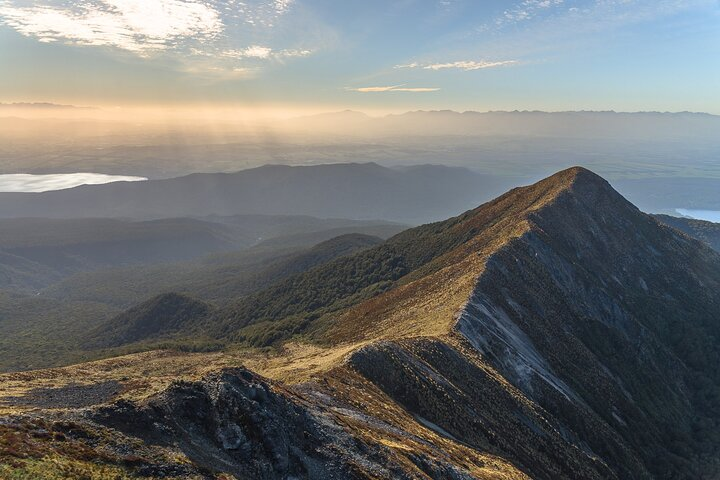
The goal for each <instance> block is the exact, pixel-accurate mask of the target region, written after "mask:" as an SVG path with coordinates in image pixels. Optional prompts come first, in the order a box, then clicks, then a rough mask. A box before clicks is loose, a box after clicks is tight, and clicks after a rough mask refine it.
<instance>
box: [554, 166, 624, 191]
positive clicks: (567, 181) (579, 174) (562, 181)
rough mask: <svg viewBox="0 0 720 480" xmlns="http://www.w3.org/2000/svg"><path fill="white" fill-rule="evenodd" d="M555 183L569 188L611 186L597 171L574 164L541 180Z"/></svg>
mask: <svg viewBox="0 0 720 480" xmlns="http://www.w3.org/2000/svg"><path fill="white" fill-rule="evenodd" d="M543 182H548V183H555V184H557V185H558V186H564V187H567V188H578V187H579V188H583V187H587V186H594V187H608V188H611V187H610V184H609V183H608V182H607V180H605V179H604V178H603V177H601V176H600V175H598V174H597V173H595V172H593V171H591V170H588V169H587V168H585V167H580V166H574V167H570V168H566V169H565V170H561V171H559V172H557V173H556V174H554V175H551V176H549V177H547V178H546V179H544V180H541V183H543Z"/></svg>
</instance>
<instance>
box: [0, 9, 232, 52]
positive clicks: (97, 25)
mask: <svg viewBox="0 0 720 480" xmlns="http://www.w3.org/2000/svg"><path fill="white" fill-rule="evenodd" d="M0 21H1V22H2V23H4V24H6V25H8V26H10V27H12V28H14V29H15V30H17V31H18V32H20V33H21V34H23V35H25V36H28V37H35V38H37V39H38V40H39V41H41V42H57V41H64V42H68V43H73V44H78V45H95V46H111V47H117V48H121V49H123V50H128V51H131V52H136V53H140V54H147V53H148V52H150V51H157V50H164V49H167V48H170V47H172V46H174V45H176V44H177V43H178V42H180V41H183V40H187V39H193V40H199V41H203V40H210V39H213V38H215V37H216V36H218V35H219V34H220V33H221V32H222V31H223V23H222V20H221V17H220V14H219V12H218V11H217V10H215V9H214V8H213V7H212V6H210V5H209V4H207V3H205V2H201V1H191V0H155V1H152V2H149V1H145V0H102V1H96V2H83V3H79V4H76V5H75V6H67V4H64V6H63V5H61V6H52V5H35V6H31V7H18V6H14V3H13V2H10V1H2V2H0Z"/></svg>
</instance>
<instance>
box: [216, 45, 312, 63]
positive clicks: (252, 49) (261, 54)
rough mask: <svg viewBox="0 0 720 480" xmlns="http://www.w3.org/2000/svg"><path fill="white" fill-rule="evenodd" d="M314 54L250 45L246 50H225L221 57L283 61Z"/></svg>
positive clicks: (307, 51)
mask: <svg viewBox="0 0 720 480" xmlns="http://www.w3.org/2000/svg"><path fill="white" fill-rule="evenodd" d="M311 53H312V51H311V50H302V49H287V50H279V51H275V50H273V49H272V48H270V47H265V46H261V45H250V46H249V47H246V48H241V49H232V50H225V51H223V52H222V53H221V55H223V56H225V57H229V58H255V59H261V60H267V59H271V58H272V59H277V60H280V59H283V58H292V57H306V56H308V55H310V54H311Z"/></svg>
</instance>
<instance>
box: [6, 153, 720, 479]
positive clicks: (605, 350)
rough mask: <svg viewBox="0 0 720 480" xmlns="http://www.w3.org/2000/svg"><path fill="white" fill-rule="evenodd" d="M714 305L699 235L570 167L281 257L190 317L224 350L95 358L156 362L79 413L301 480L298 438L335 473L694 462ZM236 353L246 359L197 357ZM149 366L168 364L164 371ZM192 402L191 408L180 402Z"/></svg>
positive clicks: (239, 466)
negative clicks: (212, 307)
mask: <svg viewBox="0 0 720 480" xmlns="http://www.w3.org/2000/svg"><path fill="white" fill-rule="evenodd" d="M718 306H720V254H718V253H717V252H715V251H714V250H712V249H711V248H710V247H709V246H707V245H705V244H703V243H701V242H700V241H697V240H694V239H691V238H690V237H688V236H686V235H684V234H681V233H680V232H678V231H676V230H674V229H672V228H670V227H668V226H665V225H663V224H661V223H660V222H658V221H657V220H656V219H654V218H653V217H651V216H648V215H646V214H644V213H642V212H641V211H639V210H638V209H637V208H636V207H635V206H634V205H632V204H631V203H630V202H628V201H627V200H626V199H625V198H624V197H622V196H621V195H620V194H619V193H617V192H616V191H615V190H614V189H613V188H612V187H611V186H610V185H609V184H608V183H607V182H606V181H605V180H604V179H602V178H601V177H599V176H597V175H595V174H594V173H592V172H590V171H588V170H586V169H583V168H580V167H575V168H571V169H567V170H564V171H562V172H559V173H557V174H556V175H553V176H551V177H549V178H547V179H545V180H542V181H540V182H537V183H535V184H533V185H531V186H528V187H521V188H516V189H513V190H511V191H510V192H508V193H506V194H504V195H502V196H500V197H499V198H497V199H495V200H493V201H491V202H488V203H486V204H483V205H481V206H480V207H477V208H475V209H473V210H470V211H468V212H465V213H464V214H461V215H459V216H457V217H454V218H451V219H449V220H446V221H442V222H437V223H434V224H429V225H424V226H421V227H416V228H414V229H410V230H407V231H405V232H403V233H400V234H398V235H396V236H395V237H393V238H391V239H389V240H388V241H386V242H385V243H383V244H380V245H378V246H375V247H372V248H369V249H367V250H364V251H361V252H359V253H356V254H354V255H351V256H349V257H345V258H342V259H339V260H335V261H333V262H331V263H329V264H327V265H324V266H318V267H315V268H314V269H311V270H309V271H306V272H304V273H300V274H298V275H296V276H294V277H291V278H290V279H288V280H285V281H283V282H281V283H279V284H276V285H275V286H273V287H270V288H269V289H268V290H266V291H265V292H264V293H263V294H261V295H259V296H256V297H254V298H253V299H251V300H250V301H249V302H245V303H243V304H242V305H240V306H239V307H238V306H236V307H234V308H235V309H234V310H233V309H231V310H229V311H228V312H225V313H224V314H225V316H219V317H218V316H214V315H213V316H210V317H208V318H209V319H211V320H212V322H213V324H210V323H204V324H199V325H196V326H195V327H194V328H195V329H194V330H191V332H192V333H193V334H197V333H198V332H201V331H205V332H206V333H209V334H212V333H213V331H212V329H213V328H217V330H216V331H215V333H214V334H215V335H217V336H219V337H230V336H234V340H236V341H239V342H240V344H239V345H237V346H236V347H235V348H237V350H232V349H230V350H228V351H226V352H224V353H220V352H217V353H208V354H203V355H201V356H190V357H187V358H186V357H181V356H178V355H177V354H173V353H170V352H165V353H162V354H161V353H155V354H152V353H150V354H140V355H139V356H137V357H126V358H122V359H117V360H108V361H104V362H101V363H100V364H99V365H102V366H101V367H98V372H97V373H94V375H95V377H94V378H95V381H96V385H104V384H103V383H102V382H107V381H110V380H114V381H121V382H122V380H117V378H118V377H117V376H119V375H123V374H124V373H121V372H124V371H126V370H123V369H127V368H130V367H128V365H130V366H132V365H133V364H135V362H138V363H139V362H142V365H143V369H144V370H143V371H150V370H148V365H149V364H155V365H157V367H156V368H157V371H158V373H157V374H156V375H157V376H158V377H159V378H160V379H161V381H160V382H159V384H158V385H152V386H148V385H146V384H143V385H136V386H130V385H128V384H127V383H126V385H127V390H125V391H124V392H123V393H122V394H115V395H110V396H109V397H103V399H102V401H99V402H98V403H100V404H109V405H106V406H105V407H99V408H95V409H92V410H91V412H92V413H91V414H90V415H91V416H92V415H95V416H94V417H91V418H94V419H95V421H96V422H99V423H100V425H101V427H98V426H97V423H92V422H93V421H92V420H88V418H87V417H84V420H83V421H84V422H88V421H90V423H84V424H83V425H86V428H101V431H102V432H104V433H105V435H107V436H108V438H109V440H107V441H110V442H119V441H120V440H119V439H120V438H122V437H117V436H116V435H119V434H118V433H117V430H116V429H119V430H120V431H121V432H122V433H123V435H127V436H130V437H132V438H137V439H141V440H143V441H144V442H145V443H142V442H141V443H140V445H154V444H155V443H153V442H157V438H158V437H157V435H161V437H160V438H162V434H161V433H159V432H165V434H166V435H167V436H166V437H165V438H166V439H167V440H168V441H169V443H170V444H171V445H174V446H179V448H180V450H181V452H182V455H185V456H186V458H187V459H188V461H187V462H184V463H182V462H180V463H182V464H184V465H192V466H195V467H198V468H207V469H209V470H211V471H213V472H217V473H218V474H219V472H229V473H233V474H235V475H240V476H241V478H242V476H243V475H245V476H247V475H250V476H252V475H253V474H250V473H247V472H248V471H249V470H248V469H250V471H252V472H258V470H253V469H257V468H259V467H258V466H257V464H255V463H253V461H252V456H249V453H248V452H258V453H257V455H261V456H262V458H265V457H267V458H268V459H270V461H269V465H268V466H267V470H265V471H264V473H262V474H259V473H254V475H255V476H258V475H260V477H261V478H262V477H263V476H264V477H265V478H283V477H286V476H288V475H295V476H300V477H305V478H313V475H315V476H318V475H319V474H313V472H315V471H316V470H313V468H315V467H313V465H317V464H316V463H313V461H310V460H308V456H309V455H310V454H309V452H311V451H313V452H316V453H317V452H319V451H324V452H326V453H324V454H323V455H325V456H324V457H323V458H325V459H326V460H327V459H328V458H329V459H333V460H332V461H333V462H338V463H336V464H340V465H348V464H349V463H350V464H351V465H352V470H351V471H350V472H343V473H342V474H340V473H337V474H338V475H346V476H349V477H350V478H367V477H368V476H370V477H372V476H373V475H375V476H378V475H379V476H381V477H382V476H383V475H385V476H391V477H397V478H424V477H429V478H437V479H439V478H458V479H466V478H467V479H469V478H517V479H520V478H527V477H531V478H536V479H539V480H546V479H547V480H551V479H553V480H554V479H581V478H582V479H653V478H674V479H687V480H691V479H692V480H697V479H703V480H705V479H708V480H709V479H711V478H715V477H716V475H717V473H718V471H719V470H718V465H717V461H716V460H715V459H716V458H717V452H718V451H720V435H718V434H717V429H716V428H715V427H716V426H717V425H719V424H720V406H719V405H720V402H718V399H720V373H718V372H717V371H716V369H715V368H714V366H715V365H716V364H717V362H718V361H720V343H719V342H718V341H717V339H718V338H720V325H718V324H717V321H716V318H717V312H718ZM252 338H257V339H259V340H261V343H260V344H259V345H261V346H269V347H271V348H269V349H263V348H260V349H257V348H255V349H253V348H251V347H253V343H252V341H250V340H251V339H252ZM198 358H200V359H203V360H201V361H200V363H199V364H198V361H197V359H198ZM169 362H177V365H176V366H174V367H173V366H170V365H172V363H169ZM189 363H192V364H194V365H195V367H194V368H190V367H189V366H188V364H189ZM237 364H242V365H244V367H245V368H247V369H249V370H250V371H254V372H257V373H258V374H259V375H261V376H256V375H255V374H252V373H249V372H247V371H245V370H227V369H224V370H221V372H222V373H220V374H218V373H211V372H212V371H214V370H215V369H218V368H226V367H228V366H237ZM110 365H117V368H118V369H119V371H115V370H113V369H112V368H109V366H110ZM78 368H81V369H82V367H78ZM133 368H134V367H133ZM63 371H64V372H71V371H72V369H71V368H68V369H65V370H63ZM81 371H87V370H81ZM168 371H170V372H177V371H182V372H184V373H183V375H184V376H185V377H186V378H189V380H188V382H189V383H188V382H185V383H181V384H174V385H171V384H170V382H171V380H170V379H174V378H175V377H174V376H173V375H168ZM43 375H49V374H42V373H41V374H40V377H41V378H40V380H42V379H43V378H45V377H43ZM28 376H30V374H22V375H17V376H15V377H9V378H8V377H6V378H7V380H0V385H1V384H2V383H3V381H7V382H10V384H11V388H10V391H11V392H14V393H13V395H15V396H17V389H23V388H27V386H26V385H24V384H23V386H20V384H18V383H12V382H19V381H20V379H27V377H28ZM168 377H170V378H168ZM13 378H14V380H13ZM0 379H2V377H0ZM40 380H38V381H40ZM25 381H26V380H25ZM41 384H42V383H41ZM97 388H100V387H99V386H98V387H97ZM259 390H263V391H265V392H266V393H264V394H263V393H259ZM270 392H273V393H272V395H271V394H270ZM58 393H59V392H58ZM36 395H37V393H36ZM53 395H54V396H53V398H56V397H55V395H56V393H53ZM275 395H280V397H277V396H275ZM27 396H30V398H34V397H32V395H31V394H30V393H27V394H26V397H27ZM0 397H2V398H5V399H7V398H8V395H7V394H5V395H4V396H2V395H0ZM268 398H270V399H271V400H268ZM5 402H7V400H5ZM287 402H289V403H287ZM198 405H202V406H203V407H202V409H201V410H202V411H204V412H207V416H205V417H203V418H198V417H197V416H196V415H190V414H189V412H196V411H197V406H198ZM279 405H284V406H283V407H282V408H280V409H277V408H276V407H277V406H279ZM241 412H242V413H241ZM293 412H295V413H293ZM68 415H71V416H72V415H73V414H72V411H71V412H70V413H68ZM305 415H310V417H306V416H305ZM74 418H77V417H74ZM301 418H314V419H320V418H322V419H324V420H323V422H324V423H322V424H323V425H324V426H325V428H320V429H318V427H317V426H316V424H313V423H312V422H310V423H304V421H303V422H301V423H300V425H304V426H305V427H307V428H305V427H302V428H305V430H306V431H308V432H312V433H311V435H310V436H311V437H312V439H313V440H312V442H311V443H312V444H313V445H314V446H313V447H308V444H306V443H304V441H303V440H301V439H299V438H298V437H296V436H295V435H294V434H293V433H292V431H294V430H293V429H294V428H295V426H296V425H298V424H297V423H294V422H295V421H297V420H298V419H301ZM128 419H140V420H142V421H143V422H149V423H148V424H154V425H156V426H155V427H153V429H154V430H150V429H148V430H147V431H145V430H143V431H138V430H137V429H134V428H133V427H132V425H131V422H129V421H128ZM311 424H312V426H311ZM103 425H104V426H105V427H102V426H103ZM107 426H111V427H112V429H110V430H104V429H103V428H106V427H107ZM280 426H284V427H282V428H280ZM285 427H287V428H285ZM288 429H289V430H288ZM262 431H268V432H274V433H273V434H271V435H270V434H269V436H268V435H260V434H259V433H258V432H262ZM187 432H193V435H192V437H191V438H194V439H196V441H193V442H191V443H187V442H188V437H187V436H184V435H186V434H187ZM319 432H322V433H319ZM262 438H266V439H267V440H265V441H263V440H261V439H262ZM153 439H154V440H153ZM349 439H352V440H353V441H354V443H352V445H355V447H353V448H350V447H349V445H351V444H350V443H348V440H349ZM316 441H319V444H317V443H314V442H316ZM329 445H347V446H348V447H347V448H343V449H340V451H337V452H335V454H329V453H328V451H327V450H323V449H324V448H327V447H328V446H329ZM113 448H116V447H113ZM133 448H135V449H136V450H134V451H137V452H138V453H140V452H142V451H143V450H142V448H145V447H141V446H138V447H133ZM168 448H169V447H168ZM356 448H360V450H357V449H356ZM318 449H319V450H318ZM106 450H107V449H106ZM110 451H115V450H113V449H112V448H110ZM214 452H220V453H218V454H217V455H216V454H215V453H214ZM351 452H352V453H351ZM166 453H167V452H166ZM343 454H345V455H348V454H349V455H350V456H351V457H352V458H353V460H352V461H350V460H348V457H347V456H343ZM218 455H221V456H222V458H223V459H224V460H223V462H218V460H217V459H218V458H220V457H219V456H218ZM310 456H311V457H312V455H310ZM183 458H184V457H183ZM379 459H380V460H379ZM148 461H149V460H148ZM165 462H166V463H168V464H169V465H175V466H177V465H179V464H180V463H179V461H177V460H174V461H172V462H170V461H168V460H165ZM173 462H174V463H173ZM379 465H385V466H386V468H387V470H382V468H381V467H380V466H379ZM481 466H483V468H484V469H483V468H480V467H481ZM186 468H189V467H186Z"/></svg>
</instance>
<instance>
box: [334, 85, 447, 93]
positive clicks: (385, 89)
mask: <svg viewBox="0 0 720 480" xmlns="http://www.w3.org/2000/svg"><path fill="white" fill-rule="evenodd" d="M345 90H347V91H350V92H360V93H383V92H411V93H425V92H437V91H439V90H440V89H439V88H436V87H406V86H405V85H392V86H387V87H359V88H351V87H347V88H345Z"/></svg>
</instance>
